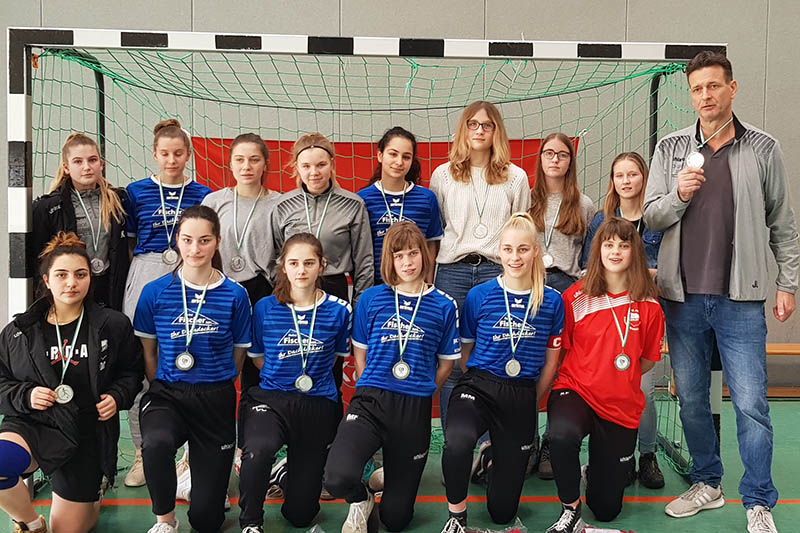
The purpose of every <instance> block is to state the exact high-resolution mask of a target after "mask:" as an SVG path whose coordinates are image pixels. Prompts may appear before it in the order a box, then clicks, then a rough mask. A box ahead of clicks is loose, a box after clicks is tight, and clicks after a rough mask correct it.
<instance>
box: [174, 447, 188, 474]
mask: <svg viewBox="0 0 800 533" xmlns="http://www.w3.org/2000/svg"><path fill="white" fill-rule="evenodd" d="M187 470H189V450H188V449H187V450H185V451H184V452H183V456H182V457H181V458H180V459H178V462H177V463H175V474H176V475H177V476H178V477H181V474H183V473H184V472H186V471H187Z"/></svg>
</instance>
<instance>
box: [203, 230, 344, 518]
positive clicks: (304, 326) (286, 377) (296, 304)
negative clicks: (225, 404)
mask: <svg viewBox="0 0 800 533" xmlns="http://www.w3.org/2000/svg"><path fill="white" fill-rule="evenodd" d="M324 269H325V259H324V257H323V251H322V244H321V243H320V241H319V240H318V239H317V238H316V237H314V236H313V235H311V234H310V233H296V234H294V235H292V236H291V237H289V238H288V239H287V240H286V243H285V244H284V245H283V251H282V252H281V255H280V256H279V258H278V262H277V267H276V272H275V290H274V291H273V294H272V296H268V297H266V298H262V299H261V300H259V302H258V303H257V304H256V307H255V310H254V313H253V335H252V337H253V346H252V347H251V348H250V350H249V353H248V355H249V356H250V357H251V358H253V362H254V363H255V366H256V367H257V368H259V369H260V378H261V379H260V382H259V385H258V386H257V387H256V386H254V387H251V388H250V389H249V390H248V393H247V401H246V402H245V405H246V406H247V407H246V409H244V410H243V411H240V413H239V425H240V427H241V435H242V442H241V443H240V447H241V449H242V467H241V470H240V472H239V494H240V496H239V506H240V507H241V509H242V513H241V515H240V516H239V522H240V524H241V526H242V531H244V532H247V533H257V532H261V531H263V530H262V523H263V521H264V497H265V495H266V493H267V488H268V487H269V481H270V480H269V478H270V467H271V466H272V463H273V462H274V461H275V454H276V453H277V452H278V450H280V449H281V447H282V446H283V445H284V444H285V445H286V446H287V449H288V452H287V463H286V469H285V471H286V474H285V475H284V476H283V479H282V480H281V483H280V484H281V488H282V489H283V491H284V494H285V500H284V503H283V506H282V507H281V512H282V513H283V516H284V517H285V518H286V519H287V520H288V521H289V522H290V523H291V524H292V525H293V526H294V527H307V526H308V525H309V524H310V523H311V521H312V520H313V519H314V517H315V516H316V515H317V513H318V512H319V495H320V490H321V488H322V471H323V468H324V466H325V458H326V457H327V449H328V446H329V445H330V443H331V442H332V441H333V437H334V435H335V434H336V425H337V424H338V422H339V419H340V418H341V411H340V410H339V407H338V405H337V400H338V397H337V396H338V391H337V388H336V384H335V382H334V377H333V365H334V362H335V361H336V359H337V358H339V357H345V356H347V355H349V353H350V339H349V337H350V325H351V322H352V318H351V315H352V313H351V309H350V304H348V303H347V302H345V301H344V300H342V299H340V298H337V297H336V296H333V295H330V294H328V293H326V292H325V291H323V290H322V289H321V288H320V287H321V286H322V272H323V270H324ZM192 453H194V452H192Z"/></svg>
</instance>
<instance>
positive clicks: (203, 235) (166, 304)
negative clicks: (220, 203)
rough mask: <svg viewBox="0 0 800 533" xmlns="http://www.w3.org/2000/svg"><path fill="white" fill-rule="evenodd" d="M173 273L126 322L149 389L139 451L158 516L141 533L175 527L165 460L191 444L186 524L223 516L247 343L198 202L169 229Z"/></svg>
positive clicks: (207, 215) (246, 324)
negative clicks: (138, 344) (138, 345)
mask: <svg viewBox="0 0 800 533" xmlns="http://www.w3.org/2000/svg"><path fill="white" fill-rule="evenodd" d="M176 232H177V234H178V251H179V252H180V262H179V264H178V266H177V268H176V269H175V272H172V273H169V274H166V275H164V276H162V277H160V278H158V279H157V280H155V281H153V282H150V283H148V284H147V285H146V286H145V287H144V289H143V290H142V296H141V298H140V299H139V303H138V305H137V307H136V318H135V320H134V328H135V331H136V335H137V336H138V337H139V338H140V339H141V341H142V346H143V348H144V362H145V374H146V376H147V379H148V380H149V381H150V389H149V390H148V392H147V393H145V395H144V396H143V397H142V409H141V415H140V424H141V427H142V457H143V460H144V470H145V473H146V479H147V488H148V490H149V491H150V498H151V499H152V500H153V512H154V513H155V514H156V516H157V523H156V524H155V525H154V526H153V527H152V528H151V529H150V533H174V532H175V531H176V530H177V527H178V522H177V520H176V519H175V490H176V484H177V476H176V473H175V468H174V458H175V452H176V451H177V449H178V448H179V447H180V446H181V445H182V444H183V443H184V442H186V441H187V440H188V441H189V445H190V446H191V448H192V453H191V455H190V457H189V464H190V465H193V467H192V468H191V469H190V470H191V482H192V499H191V504H190V506H189V522H190V524H191V526H192V527H193V528H194V529H197V530H198V531H203V532H205V531H208V532H212V531H218V530H219V528H220V526H221V525H222V523H223V521H224V520H225V514H224V513H225V512H224V504H225V495H226V490H227V487H228V476H229V475H230V471H231V464H232V462H233V452H234V448H235V447H236V390H235V388H234V385H233V379H234V378H235V377H236V376H237V375H238V373H239V370H240V369H241V365H242V361H243V359H244V355H245V350H246V348H248V347H249V346H250V318H251V313H250V301H249V300H248V298H247V292H246V291H245V290H244V288H242V286H241V285H239V284H238V283H236V282H235V281H233V280H231V279H229V278H227V277H226V276H225V275H224V274H223V273H222V272H221V271H220V267H221V264H220V260H219V253H218V246H219V241H220V227H219V219H218V218H217V215H216V213H214V211H213V210H212V209H211V208H209V207H206V206H201V205H196V206H192V207H189V208H187V209H186V210H185V211H184V212H183V214H182V215H181V218H180V221H179V222H178V225H177V227H176Z"/></svg>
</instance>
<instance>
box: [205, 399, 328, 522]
mask: <svg viewBox="0 0 800 533" xmlns="http://www.w3.org/2000/svg"><path fill="white" fill-rule="evenodd" d="M247 406H248V407H247V409H246V410H242V411H239V426H240V428H241V432H242V442H241V443H240V445H241V448H242V468H241V470H240V472H239V507H241V509H242V512H241V514H240V515H239V523H240V525H241V527H242V529H244V528H245V527H246V526H260V525H261V524H262V523H263V522H264V497H265V496H266V494H267V489H268V488H269V476H270V469H271V467H272V463H273V462H275V454H276V453H278V450H280V449H281V447H282V446H283V445H284V444H286V445H287V455H286V458H287V470H286V478H285V481H284V483H283V490H284V494H285V500H284V503H283V506H282V507H281V513H282V514H283V516H284V517H285V518H286V520H288V521H289V523H291V524H292V525H293V526H294V527H307V526H308V525H309V524H310V523H311V521H312V520H314V517H315V516H317V513H319V493H320V490H322V472H323V469H324V467H325V458H326V457H327V449H328V446H329V445H330V443H331V441H333V437H334V435H335V434H336V424H337V422H338V421H339V416H338V415H337V406H336V402H333V401H331V400H329V399H328V398H323V397H320V396H308V395H306V394H303V393H301V392H284V391H265V390H263V389H261V388H259V387H253V388H251V389H250V391H249V392H248V397H247ZM192 453H194V449H192Z"/></svg>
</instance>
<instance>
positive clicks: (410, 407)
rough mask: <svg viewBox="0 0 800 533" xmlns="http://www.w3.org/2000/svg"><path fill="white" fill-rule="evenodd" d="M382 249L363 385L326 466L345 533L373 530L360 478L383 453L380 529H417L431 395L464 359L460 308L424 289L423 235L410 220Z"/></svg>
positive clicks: (358, 318) (427, 265)
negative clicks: (344, 509)
mask: <svg viewBox="0 0 800 533" xmlns="http://www.w3.org/2000/svg"><path fill="white" fill-rule="evenodd" d="M383 245H384V246H383V252H382V253H383V257H382V261H381V270H382V274H383V279H384V281H385V282H386V283H385V284H382V285H378V286H375V287H372V288H370V289H367V291H366V292H364V294H363V296H362V297H361V300H359V302H358V306H357V307H356V314H355V320H354V324H353V353H354V356H355V362H356V375H357V376H358V383H357V385H356V392H355V395H354V396H353V399H352V400H351V401H350V405H349V407H348V409H347V417H346V418H345V420H343V421H342V423H341V424H340V426H339V430H338V432H337V434H336V440H334V442H333V446H332V447H331V452H330V455H329V456H328V462H327V465H326V467H325V483H326V486H327V487H328V490H329V491H330V493H331V494H332V495H333V496H335V497H338V498H344V499H345V500H346V501H347V502H348V503H349V504H350V512H349V514H348V515H347V520H346V521H345V523H344V526H343V527H342V531H343V532H344V533H361V532H366V531H367V519H368V517H369V515H370V513H371V511H372V507H373V505H374V499H373V496H372V495H371V494H369V493H368V492H367V490H366V489H365V487H364V485H363V484H362V483H361V473H362V472H363V471H364V465H365V464H366V463H367V461H368V460H369V458H370V457H372V454H373V453H375V452H376V451H377V450H378V449H379V448H381V447H382V448H383V471H384V479H385V483H384V486H385V489H384V490H383V497H382V498H381V503H380V517H381V521H382V522H383V523H384V524H385V525H386V527H387V529H389V531H400V530H403V529H405V528H406V527H407V526H408V524H409V522H411V518H412V517H413V515H414V501H415V499H416V496H417V489H418V488H419V482H420V479H421V477H422V472H423V470H424V469H425V462H426V460H427V458H428V446H429V445H430V436H431V406H432V400H431V397H432V395H433V393H434V392H436V389H437V388H438V387H440V386H441V385H442V383H444V381H445V380H446V379H447V376H448V375H449V374H450V370H451V369H452V368H453V361H454V360H457V359H459V358H460V357H461V347H460V343H459V338H458V311H457V308H456V304H455V302H454V301H453V299H452V298H450V297H449V296H447V295H446V294H445V293H443V292H442V291H441V290H438V289H436V288H435V287H433V286H432V285H428V284H427V283H426V282H425V280H426V279H427V278H428V276H429V275H430V271H431V270H433V258H432V257H431V255H430V253H429V251H428V247H427V242H426V239H425V236H424V235H423V234H422V231H421V230H420V228H419V227H417V226H416V225H415V224H414V223H413V222H411V221H403V222H396V223H395V224H394V225H392V226H391V227H390V228H389V230H388V231H387V232H386V238H385V241H384V243H383ZM437 364H438V366H437Z"/></svg>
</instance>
